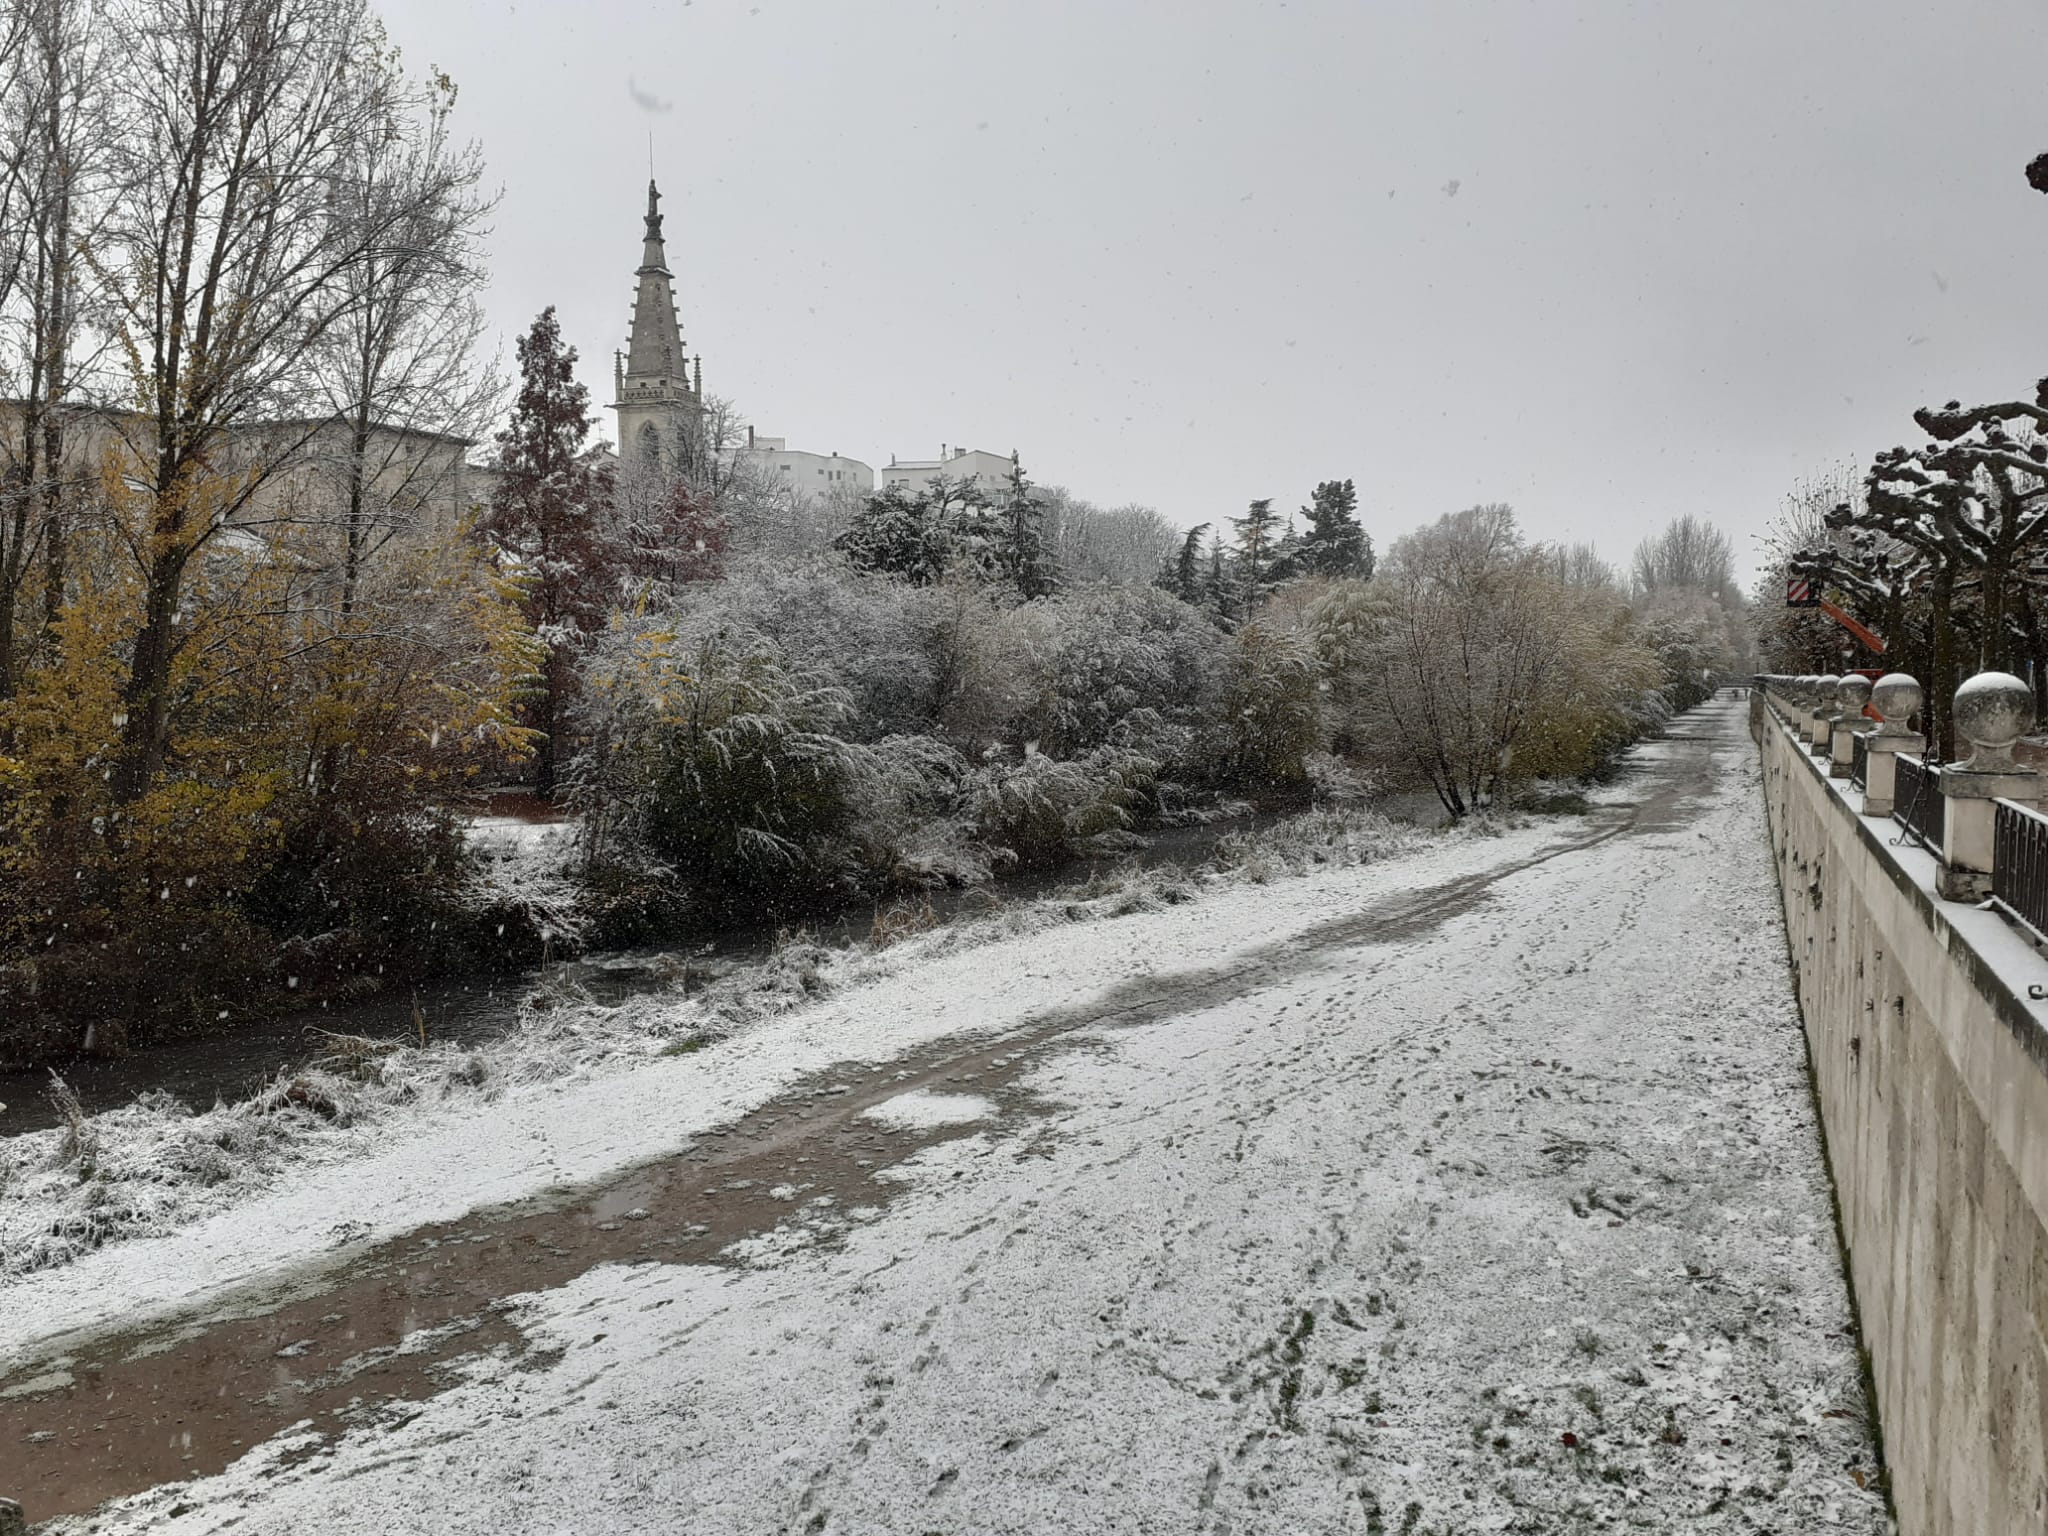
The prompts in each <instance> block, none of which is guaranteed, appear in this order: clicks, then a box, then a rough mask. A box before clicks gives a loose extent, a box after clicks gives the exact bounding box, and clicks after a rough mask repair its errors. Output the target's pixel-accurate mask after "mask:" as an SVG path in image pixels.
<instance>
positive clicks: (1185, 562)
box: [1153, 523, 1209, 603]
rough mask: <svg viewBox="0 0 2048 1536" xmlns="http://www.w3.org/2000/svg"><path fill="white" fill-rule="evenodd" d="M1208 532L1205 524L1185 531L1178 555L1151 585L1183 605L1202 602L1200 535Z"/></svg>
mask: <svg viewBox="0 0 2048 1536" xmlns="http://www.w3.org/2000/svg"><path fill="white" fill-rule="evenodd" d="M1208 531H1209V525H1208V524H1207V523H1197V524H1195V526H1194V527H1192V528H1190V529H1189V530H1188V531H1187V536H1186V537H1185V538H1183V539H1182V540H1181V541H1180V553H1179V554H1178V555H1176V556H1174V557H1173V558H1172V559H1170V560H1168V561H1167V562H1166V564H1165V565H1164V566H1163V567H1162V568H1161V570H1160V572H1159V579H1158V580H1157V581H1156V582H1155V583H1153V585H1155V586H1158V587H1161V588H1163V589H1164V590H1166V591H1168V592H1171V593H1172V594H1173V595H1174V596H1175V597H1177V598H1179V599H1180V600H1181V601H1182V602H1184V603H1200V602H1201V600H1202V535H1203V534H1205V533H1207V532H1208Z"/></svg>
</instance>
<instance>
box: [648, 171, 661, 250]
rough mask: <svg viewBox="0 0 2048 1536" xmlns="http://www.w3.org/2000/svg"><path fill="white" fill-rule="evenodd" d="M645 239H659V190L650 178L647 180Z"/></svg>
mask: <svg viewBox="0 0 2048 1536" xmlns="http://www.w3.org/2000/svg"><path fill="white" fill-rule="evenodd" d="M647 238H648V239H650V240H659V239H660V238H661V189H660V188H659V187H657V186H655V184H654V178H653V177H652V176H650V177H648V178H647Z"/></svg>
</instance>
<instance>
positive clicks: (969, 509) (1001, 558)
mask: <svg viewBox="0 0 2048 1536" xmlns="http://www.w3.org/2000/svg"><path fill="white" fill-rule="evenodd" d="M1029 531H1030V532H1032V533H1035V532H1036V524H1035V523H1033V524H1030V525H1029ZM1011 534H1012V525H1010V524H1009V523H1007V522H1006V521H1005V520H1004V518H1003V517H1002V516H1000V515H999V514H998V512H997V510H996V509H995V508H994V507H993V506H991V505H990V503H989V499H988V496H987V494H986V493H985V492H984V491H983V490H982V489H981V486H980V484H979V482H978V481H976V480H974V479H972V478H969V479H966V480H948V479H946V478H945V477H944V476H939V477H937V478H935V479H933V480H931V481H930V482H929V483H927V484H926V485H925V486H924V487H922V488H921V489H919V490H917V491H911V490H909V489H907V488H906V487H903V486H900V485H892V486H888V487H886V488H885V489H883V490H880V491H877V492H876V493H875V494H874V495H872V496H870V497H869V498H868V499H867V503H866V505H864V506H863V507H862V508H861V509H860V510H859V511H858V512H856V513H855V514H854V517H853V522H852V523H851V524H850V525H849V526H848V528H847V530H846V532H844V533H842V534H841V535H840V536H839V537H838V538H837V539H835V540H833V542H832V547H833V548H835V549H837V550H839V551H840V552H841V553H843V554H844V555H845V556H846V558H847V559H848V560H849V561H850V562H851V563H852V564H853V566H854V567H855V568H856V569H858V570H863V571H877V572H880V573H881V574H882V575H885V576H895V577H899V578H901V579H902V580H904V581H907V582H909V583H910V584H911V585H912V586H914V587H929V586H935V585H937V584H938V582H939V581H941V580H942V579H943V578H944V577H945V575H946V573H947V572H948V571H951V570H962V571H965V572H966V573H967V574H968V575H969V576H971V577H972V578H973V579H974V580H975V581H977V582H982V583H987V582H990V581H994V580H997V579H999V578H1000V577H1002V576H1004V575H1006V574H1009V573H1010V571H1011V570H1012V569H1013V567H1012V566H1011V564H1010V560H1011V556H1012V553H1013V551H1015V549H1016V547H1017V546H1016V545H1015V544H1014V543H1013V542H1012V538H1011ZM1036 558H1037V560H1038V562H1039V566H1038V569H1039V570H1040V571H1041V572H1042V571H1043V561H1044V556H1043V553H1042V551H1040V552H1038V554H1037V556H1036Z"/></svg>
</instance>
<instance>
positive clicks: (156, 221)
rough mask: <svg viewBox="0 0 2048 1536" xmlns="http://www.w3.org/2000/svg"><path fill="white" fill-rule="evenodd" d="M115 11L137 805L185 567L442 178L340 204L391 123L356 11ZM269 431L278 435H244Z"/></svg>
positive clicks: (283, 3)
mask: <svg viewBox="0 0 2048 1536" xmlns="http://www.w3.org/2000/svg"><path fill="white" fill-rule="evenodd" d="M110 4H111V6H112V7H113V9H112V14H111V18H110V19H111V21H112V23H113V25H114V26H115V28H116V29H117V31H118V32H119V33H120V34H121V36H122V38H123V48H122V50H121V53H120V55H119V66H120V67H119V68H118V70H117V71H116V76H115V79H114V81H113V89H114V90H115V91H116V92H117V93H118V94H119V96H120V97H121V98H122V99H123V100H124V102H125V103H126V104H127V106H128V109H129V112H130V114H131V117H130V126H129V129H128V131H127V132H125V133H123V134H122V135H120V136H119V137H118V139H117V140H116V142H115V144H114V145H113V147H112V154H113V157H114V162H115V167H116V172H117V175H116V179H117V181H118V183H119V185H120V189H121V190H120V195H119V197H118V198H117V199H116V207H115V209H114V211H113V213H112V214H111V216H110V221H109V226H108V238H107V239H106V241H105V242H104V245H105V251H104V255H103V262H104V270H105V281H106V286H107V289H108V291H109V294H110V298H111V301H112V306H113V323H114V325H115V327H116V330H117V334H118V337H119V340H120V343H121V345H122V347H123V349H124V350H125V352H126V354H127V357H128V360H129V367H130V370H131V372H132V374H133V377H134V381H135V403H136V405H137V407H138V408H139V417H140V425H139V426H137V427H134V428H131V429H130V430H129V432H128V443H127V448H128V453H129V457H130V459H131V461H132V470H131V473H130V480H131V482H132V484H131V486H130V488H129V492H128V499H129V501H130V502H132V503H133V505H132V506H131V507H129V508H127V509H124V510H126V511H127V513H128V515H127V516H126V517H125V518H124V519H123V523H122V532H123V534H124V537H125V539H126V543H127V549H128V554H129V557H130V558H131V559H132V561H133V562H134V564H135V566H136V568H137V573H138V575H139V578H140V583H141V605H140V606H141V612H140V616H139V618H138V620H137V622H136V627H135V630H134V633H133V636H132V639H131V642H130V644H129V645H128V647H127V651H128V656H129V666H128V677H127V681H126V684H125V686H124V688H123V696H122V703H123V709H124V715H125V719H124V722H123V725H122V739H121V744H120V751H119V760H118V762H117V765H116V767H115V773H114V788H115V791H116V793H117V795H118V796H119V798H121V799H123V800H132V799H135V798H137V797H138V796H140V795H142V794H143V793H145V792H146V791H147V790H149V789H150V788H151V787H152V786H153V785H154V784H155V783H156V782H157V779H158V777H159V775H160V774H161V772H162V769H163V759H164V749H165V744H166V741H167V738H168V731H169V718H170V711H171V706H172V702H173V696H172V687H171V683H172V677H173V673H174V669H175V664H176V661H177V658H178V656H179V654H180V653H181V651H182V650H183V649H184V648H185V647H186V646H188V645H189V644H190V643H191V636H192V635H193V634H194V633H195V631H196V626H194V625H193V624H190V623H186V622H183V615H182V613H181V606H182V601H183V597H184V594H185V590H186V583H187V577H188V574H189V572H190V571H191V569H192V567H193V564H194V562H195V560H197V559H198V558H199V556H200V555H201V554H202V552H203V551H205V550H206V549H207V548H208V546H209V545H210V544H212V543H213V542H214V541H215V540H216V539H218V538H219V536H220V535H221V533H222V532H223V530H225V529H228V528H229V527H231V526H232V525H233V524H234V523H235V522H236V520H237V519H238V518H240V517H241V516H242V515H243V514H244V513H245V512H246V511H247V510H248V509H249V508H250V507H251V506H252V505H255V504H256V502H257V498H258V497H259V494H260V493H261V492H263V491H264V490H265V488H266V487H268V486H270V485H272V484H273V483H274V482H275V481H276V480H277V479H278V478H279V477H280V476H282V475H283V474H285V473H286V472H288V471H290V470H292V469H294V468H297V467H299V465H300V464H301V462H302V456H303V454H304V451H305V449H306V447H307V445H308V443H309V442H311V440H312V439H313V437H314V436H315V435H316V434H317V433H318V432H319V431H320V430H321V429H322V427H323V426H324V425H325V423H326V422H327V420H328V419H329V418H328V417H327V416H326V415H325V414H323V413H321V412H320V410H319V407H320V406H321V404H322V403H323V397H322V394H321V391H320V389H319V383H318V377H317V373H318V363H319V361H320V359H322V358H323V357H324V356H325V355H326V354H327V349H328V348H329V346H330V344H331V343H333V342H334V341H335V339H336V337H337V335H338V333H339V332H340V330H341V328H342V326H343V325H344V324H345V323H346V322H347V321H348V320H349V319H351V318H352V317H354V316H355V315H357V314H358V313H359V312H360V311H361V310H362V309H363V307H364V304H365V296H364V292H363V288H362V285H361V284H360V283H359V282H357V281H354V280H353V275H354V274H355V272H356V270H357V269H358V268H360V267H362V266H363V265H364V264H365V263H367V262H371V261H373V260H376V259H380V258H382V259H389V258H390V255H391V253H392V252H393V250H394V249H395V248H397V247H399V246H401V245H402V244H403V242H405V241H406V240H407V239H409V238H411V237H412V236H413V235H414V234H415V233H416V231H417V229H418V225H419V220H420V218H421V217H423V216H428V215H429V213H430V210H427V209H424V208H423V207H422V200H423V199H429V198H433V197H438V196H440V195H441V194H442V192H443V191H444V190H445V183H444V182H442V181H440V180H439V179H431V180H430V181H429V182H428V184H427V185H426V186H424V187H417V188H414V189H412V190H409V191H408V192H406V193H405V194H403V195H393V196H391V197H389V198H380V199H377V200H374V201H366V200H363V199H357V198H354V197H352V196H350V195H349V194H348V193H347V192H346V190H345V189H347V188H348V187H350V186H351V184H352V182H353V180H354V177H355V175H356V174H357V172H358V170H359V168H360V166H361V164H362V161H363V157H364V152H365V150H364V147H365V145H367V144H368V143H370V142H371V141H372V140H373V139H374V138H375V137H376V136H377V135H379V134H381V133H383V132H384V131H385V130H386V128H387V126H388V124H389V122H390V120H391V103H390V100H389V91H390V87H391V79H392V77H391V72H390V70H389V69H388V68H387V67H386V64H385V60H384V56H383V50H384V46H385V45H384V39H383V36H382V34H381V32H380V31H379V29H378V28H377V26H376V24H375V22H374V21H373V20H372V19H371V18H370V16H369V14H368V12H367V10H366V8H365V6H364V4H363V0H110ZM396 190H397V189H395V188H394V189H393V191H394V194H396ZM264 422H269V423H289V424H290V425H283V426H279V427H277V428H276V429H275V430H272V431H269V432H264V433H260V434H258V433H253V432H252V431H251V430H250V429H252V428H254V427H256V426H257V425H258V424H260V423H264Z"/></svg>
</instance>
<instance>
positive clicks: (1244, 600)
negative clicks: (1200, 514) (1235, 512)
mask: <svg viewBox="0 0 2048 1536" xmlns="http://www.w3.org/2000/svg"><path fill="white" fill-rule="evenodd" d="M1230 526H1231V527H1232V528H1234V529H1236V530H1237V584H1238V586H1239V588H1240V593H1239V601H1238V607H1239V609H1240V611H1245V612H1248V611H1249V610H1250V609H1251V607H1252V606H1253V605H1254V604H1256V603H1257V602H1259V601H1260V599H1262V598H1263V597H1265V595H1266V594H1267V593H1268V592H1269V591H1271V590H1272V587H1273V572H1272V566H1273V560H1274V556H1275V555H1276V553H1277V550H1276V547H1275V546H1276V545H1277V544H1278V542H1279V537H1280V534H1279V530H1280V516H1279V514H1278V513H1276V512H1275V511H1274V510H1273V499H1272V498H1271V497H1270V496H1269V497H1266V498H1265V499H1263V500H1260V501H1255V502H1253V503H1252V504H1251V505H1250V506H1249V507H1248V508H1246V509H1245V514H1244V516H1243V517H1233V518H1232V519H1231V520H1230Z"/></svg>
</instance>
